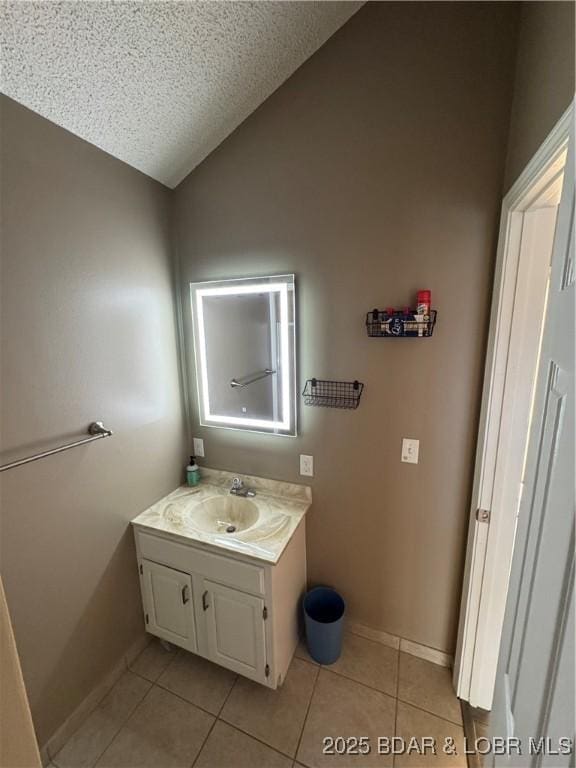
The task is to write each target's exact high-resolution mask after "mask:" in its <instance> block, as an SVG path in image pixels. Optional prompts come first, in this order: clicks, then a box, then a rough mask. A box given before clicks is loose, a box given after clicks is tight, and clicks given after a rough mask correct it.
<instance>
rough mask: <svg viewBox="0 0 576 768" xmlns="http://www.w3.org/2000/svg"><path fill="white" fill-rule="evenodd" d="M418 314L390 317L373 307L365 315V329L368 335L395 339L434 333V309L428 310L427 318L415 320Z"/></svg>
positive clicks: (421, 336) (422, 336)
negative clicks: (428, 315)
mask: <svg viewBox="0 0 576 768" xmlns="http://www.w3.org/2000/svg"><path fill="white" fill-rule="evenodd" d="M417 317H418V315H413V316H412V317H400V316H398V315H394V316H392V317H390V316H389V315H387V314H386V313H385V312H381V311H380V310H378V309H373V310H372V311H371V312H368V314H367V315H366V331H367V333H368V336H378V337H380V338H385V339H395V338H396V339H397V338H402V337H410V338H421V339H422V338H427V337H429V336H432V334H433V333H434V326H435V325H436V310H435V309H432V310H430V318H429V319H428V320H417V319H416V318H417Z"/></svg>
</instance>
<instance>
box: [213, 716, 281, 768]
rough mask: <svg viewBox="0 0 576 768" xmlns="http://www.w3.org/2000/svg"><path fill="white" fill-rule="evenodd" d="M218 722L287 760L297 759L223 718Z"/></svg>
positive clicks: (219, 718)
mask: <svg viewBox="0 0 576 768" xmlns="http://www.w3.org/2000/svg"><path fill="white" fill-rule="evenodd" d="M217 720H218V721H219V722H221V723H223V724H224V725H227V726H228V728H232V729H233V730H235V731H238V732H239V733H241V734H242V735H243V736H248V737H249V738H251V739H254V741H257V742H258V744H262V746H263V747H267V748H268V749H271V750H272V752H276V754H277V755H281V757H285V758H286V759H287V760H292V761H294V760H296V758H295V757H292V755H289V754H288V753H287V752H282V750H280V749H278V747H273V746H272V744H268V742H266V741H263V740H262V739H261V738H260V737H259V736H254V734H253V733H249V732H248V731H245V730H244V729H243V728H241V727H240V726H239V725H234V723H230V722H229V721H228V720H225V719H224V718H223V717H218V718H217Z"/></svg>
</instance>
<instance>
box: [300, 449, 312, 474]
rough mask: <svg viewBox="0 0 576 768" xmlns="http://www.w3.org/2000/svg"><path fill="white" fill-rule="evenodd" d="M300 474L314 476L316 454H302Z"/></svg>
mask: <svg viewBox="0 0 576 768" xmlns="http://www.w3.org/2000/svg"><path fill="white" fill-rule="evenodd" d="M300 474H301V475H306V477H314V456H305V455H304V454H303V453H301V454H300Z"/></svg>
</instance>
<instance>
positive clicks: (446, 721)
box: [398, 699, 464, 729]
mask: <svg viewBox="0 0 576 768" xmlns="http://www.w3.org/2000/svg"><path fill="white" fill-rule="evenodd" d="M458 701H460V699H458ZM398 702H399V703H401V704H407V705H408V706H409V707H413V708H414V709H418V710H419V711H420V712H425V713H426V714H427V715H432V717H436V718H438V720H442V721H443V722H444V723H449V724H450V725H455V726H456V727H457V728H462V729H463V728H464V725H463V723H457V722H455V721H454V720H449V719H448V718H447V717H443V716H442V715H439V714H437V713H436V712H431V711H430V710H429V709H424V707H421V706H419V705H418V704H414V702H412V701H406V700H405V699H398Z"/></svg>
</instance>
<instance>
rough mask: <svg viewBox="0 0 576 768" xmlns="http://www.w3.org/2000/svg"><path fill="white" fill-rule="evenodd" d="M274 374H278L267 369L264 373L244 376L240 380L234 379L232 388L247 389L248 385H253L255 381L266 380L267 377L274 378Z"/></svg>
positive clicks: (231, 383) (231, 384) (259, 372)
mask: <svg viewBox="0 0 576 768" xmlns="http://www.w3.org/2000/svg"><path fill="white" fill-rule="evenodd" d="M273 373H276V371H273V370H272V369H271V368H265V369H264V370H263V371H258V372H257V373H252V374H250V376H242V377H241V378H240V379H232V381H231V382H230V386H231V387H247V386H248V384H253V383H254V382H255V381H260V379H265V378H266V377H267V376H272V374H273Z"/></svg>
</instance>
